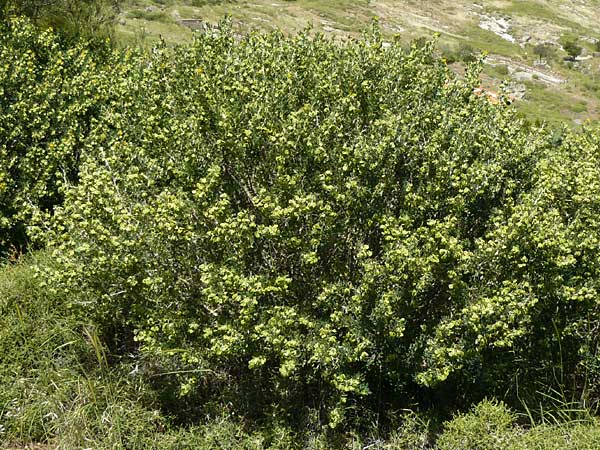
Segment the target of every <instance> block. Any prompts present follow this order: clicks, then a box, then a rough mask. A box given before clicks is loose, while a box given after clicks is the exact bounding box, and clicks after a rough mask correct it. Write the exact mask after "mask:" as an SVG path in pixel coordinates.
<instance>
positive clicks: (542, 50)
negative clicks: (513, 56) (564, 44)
mask: <svg viewBox="0 0 600 450" xmlns="http://www.w3.org/2000/svg"><path fill="white" fill-rule="evenodd" d="M533 53H534V54H536V55H537V56H538V58H539V59H540V60H549V59H552V58H554V56H555V54H556V50H555V48H554V46H553V45H551V44H547V43H540V44H537V45H536V46H535V47H534V48H533Z"/></svg>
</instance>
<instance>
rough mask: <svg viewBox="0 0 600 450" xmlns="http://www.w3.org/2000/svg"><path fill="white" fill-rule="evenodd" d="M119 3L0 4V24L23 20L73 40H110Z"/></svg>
mask: <svg viewBox="0 0 600 450" xmlns="http://www.w3.org/2000/svg"><path fill="white" fill-rule="evenodd" d="M119 3H120V1H119V0H0V20H1V21H5V20H6V19H7V18H9V17H11V16H26V17H29V18H30V19H31V20H32V21H33V22H34V23H36V24H38V25H40V26H41V27H49V26H50V27H53V28H55V29H57V30H59V31H60V33H61V34H62V35H63V36H65V37H68V38H69V39H72V40H75V39H77V38H85V39H90V38H94V39H103V38H106V37H109V36H110V35H111V34H112V31H113V25H114V21H115V17H116V12H117V11H118V6H119Z"/></svg>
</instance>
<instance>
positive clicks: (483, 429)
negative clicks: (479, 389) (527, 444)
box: [436, 400, 515, 450]
mask: <svg viewBox="0 0 600 450" xmlns="http://www.w3.org/2000/svg"><path fill="white" fill-rule="evenodd" d="M514 422H515V415H514V413H512V412H511V411H510V410H509V409H508V408H507V407H506V405H504V404H503V403H502V402H496V401H491V400H484V401H482V402H481V403H479V404H478V405H476V406H475V407H474V408H473V410H472V412H470V413H468V414H464V415H458V416H457V417H455V418H454V419H453V420H451V421H449V422H446V424H445V425H444V431H443V433H442V434H441V435H440V437H439V438H438V440H437V441H436V448H439V450H464V449H471V450H498V449H509V448H511V445H510V443H511V441H512V440H513V439H514V435H513V433H514V431H513V424H514Z"/></svg>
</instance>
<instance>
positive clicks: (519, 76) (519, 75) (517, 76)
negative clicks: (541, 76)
mask: <svg viewBox="0 0 600 450" xmlns="http://www.w3.org/2000/svg"><path fill="white" fill-rule="evenodd" d="M511 77H512V78H513V79H514V80H517V81H531V80H533V74H532V73H529V72H523V71H518V72H514V73H513V74H512V75H511Z"/></svg>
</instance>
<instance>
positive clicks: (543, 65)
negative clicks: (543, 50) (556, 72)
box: [533, 59, 550, 70]
mask: <svg viewBox="0 0 600 450" xmlns="http://www.w3.org/2000/svg"><path fill="white" fill-rule="evenodd" d="M533 67H539V68H542V69H548V70H549V69H550V65H549V64H548V62H546V60H544V59H542V60H540V61H535V62H534V63H533Z"/></svg>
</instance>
